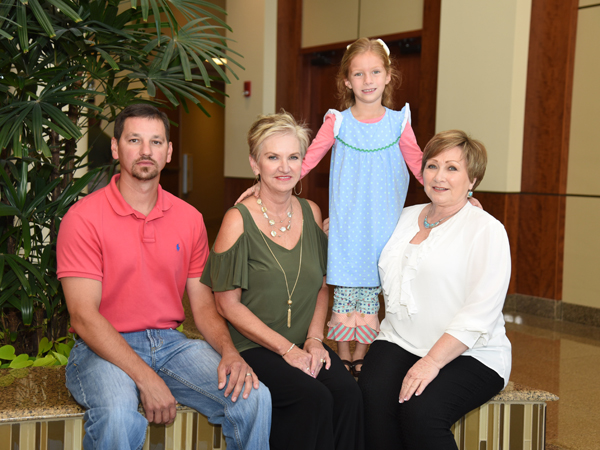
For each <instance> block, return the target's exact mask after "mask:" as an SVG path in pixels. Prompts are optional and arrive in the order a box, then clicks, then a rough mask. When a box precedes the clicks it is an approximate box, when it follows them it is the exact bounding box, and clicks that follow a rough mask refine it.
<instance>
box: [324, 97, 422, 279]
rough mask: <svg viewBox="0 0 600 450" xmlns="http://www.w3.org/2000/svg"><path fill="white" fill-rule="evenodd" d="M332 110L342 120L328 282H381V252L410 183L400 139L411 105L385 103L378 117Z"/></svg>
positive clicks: (332, 182)
mask: <svg viewBox="0 0 600 450" xmlns="http://www.w3.org/2000/svg"><path fill="white" fill-rule="evenodd" d="M331 113H334V114H336V126H335V130H336V131H337V129H338V123H339V122H341V126H339V133H338V134H337V136H336V140H335V144H334V147H333V152H332V155H331V169H330V178H329V217H330V224H329V227H330V228H329V248H328V267H327V283H328V284H331V285H336V286H345V287H377V286H379V285H380V282H379V274H378V271H377V262H378V260H379V255H380V254H381V251H382V250H383V247H384V246H385V244H386V243H387V241H388V239H389V238H390V236H391V235H392V232H393V231H394V228H395V226H396V223H397V222H398V219H399V217H400V213H401V212H402V208H403V207H404V201H405V199H406V191H407V189H408V181H409V177H408V170H407V168H406V163H405V162H404V158H403V157H402V154H401V152H400V149H399V148H398V141H399V138H400V136H401V134H402V132H403V130H404V127H405V125H406V123H407V121H408V120H410V108H409V106H408V104H407V105H406V106H405V107H404V108H403V109H402V110H401V111H392V110H391V109H388V108H386V112H385V116H384V117H383V118H382V119H381V120H380V121H379V122H377V123H362V122H359V121H358V120H356V119H355V118H354V117H353V116H352V113H351V112H350V109H347V110H345V111H342V112H341V113H340V112H338V111H333V110H330V111H329V112H328V114H331ZM340 115H341V116H340ZM340 119H341V120H340ZM334 133H335V131H334Z"/></svg>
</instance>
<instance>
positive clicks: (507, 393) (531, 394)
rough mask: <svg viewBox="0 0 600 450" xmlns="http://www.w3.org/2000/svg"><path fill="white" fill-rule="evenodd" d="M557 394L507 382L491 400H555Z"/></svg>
mask: <svg viewBox="0 0 600 450" xmlns="http://www.w3.org/2000/svg"><path fill="white" fill-rule="evenodd" d="M557 400H558V396H556V395H554V394H551V393H550V392H546V391H541V390H539V389H531V388H529V387H527V386H523V385H522V384H519V383H513V382H512V381H509V382H508V385H507V386H506V389H504V390H503V391H501V392H499V393H498V395H496V396H494V397H493V398H492V399H491V400H490V401H492V402H555V401H557Z"/></svg>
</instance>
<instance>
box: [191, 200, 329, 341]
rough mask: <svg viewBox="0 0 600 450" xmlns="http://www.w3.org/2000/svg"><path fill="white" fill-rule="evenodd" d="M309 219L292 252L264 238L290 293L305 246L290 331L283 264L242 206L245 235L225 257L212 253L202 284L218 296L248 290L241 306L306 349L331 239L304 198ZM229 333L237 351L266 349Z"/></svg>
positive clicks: (233, 333) (295, 292)
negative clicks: (320, 226)
mask: <svg viewBox="0 0 600 450" xmlns="http://www.w3.org/2000/svg"><path fill="white" fill-rule="evenodd" d="M298 200H299V202H300V205H301V207H302V215H303V217H304V224H303V231H302V233H303V238H302V241H301V240H300V239H298V243H297V244H296V246H295V247H294V248H292V249H291V250H288V249H286V248H285V247H282V246H280V245H278V244H277V243H275V242H273V241H272V240H271V239H269V238H268V237H267V236H266V235H264V237H265V239H266V240H267V243H268V244H269V246H270V247H271V250H272V251H273V253H274V254H275V256H276V257H277V259H278V260H279V263H280V264H281V266H282V267H283V269H284V270H285V273H286V276H287V279H288V284H289V288H290V292H291V290H292V288H293V286H294V282H295V281H296V277H297V276H298V265H299V262H300V261H299V260H300V242H302V248H303V251H302V264H301V269H300V277H299V279H298V285H297V286H296V290H295V291H294V295H293V296H292V301H293V304H292V321H291V322H292V326H291V328H288V327H287V313H288V307H287V300H288V295H287V290H286V286H285V279H284V276H283V273H282V271H281V269H280V268H279V265H278V264H277V262H276V261H275V258H273V255H272V254H271V252H270V251H269V249H268V248H267V245H266V244H265V241H264V240H263V238H262V236H261V234H262V231H260V229H259V228H258V227H257V226H256V223H255V222H254V219H253V218H252V215H251V214H250V211H248V209H247V208H246V207H245V206H244V205H242V204H239V205H237V206H234V208H236V209H237V210H238V211H239V212H240V213H241V215H242V218H243V221H244V232H243V233H242V235H241V236H240V237H239V238H238V240H237V241H236V242H235V244H233V246H232V247H231V248H230V249H229V250H227V251H225V252H223V253H215V251H214V247H213V249H212V250H211V252H210V256H209V257H208V261H207V263H206V267H205V268H204V273H203V275H202V279H201V281H202V283H204V284H206V285H207V286H210V287H211V288H212V290H213V291H215V292H224V291H229V290H233V289H237V288H241V289H242V298H241V302H242V304H244V305H245V306H246V307H248V309H250V311H252V312H253V313H254V314H255V315H256V316H257V317H258V318H259V319H260V320H262V321H263V322H264V323H265V324H266V325H267V326H268V327H269V328H271V329H272V330H274V331H276V332H278V333H279V334H281V335H282V336H284V337H285V338H287V339H288V340H289V341H290V342H293V343H295V344H301V343H303V342H304V341H305V340H306V334H307V332H308V327H309V325H310V322H311V320H312V317H313V314H314V311H315V305H316V303H317V295H318V293H319V290H320V289H321V286H322V284H323V276H324V275H325V274H326V272H327V236H326V235H325V233H324V232H323V230H321V229H320V228H319V226H318V225H317V224H316V222H315V219H314V216H313V214H312V210H311V208H310V205H309V204H308V202H307V201H306V200H304V199H302V198H298ZM228 325H229V332H230V333H231V338H232V340H233V343H234V345H235V347H236V348H237V350H238V351H239V352H243V351H244V350H248V349H251V348H255V347H260V345H259V344H257V343H256V342H253V341H251V340H250V339H248V338H246V337H245V336H244V335H242V334H241V333H240V332H238V331H237V330H236V329H235V328H234V327H233V326H232V325H231V324H228Z"/></svg>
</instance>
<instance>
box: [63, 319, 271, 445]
mask: <svg viewBox="0 0 600 450" xmlns="http://www.w3.org/2000/svg"><path fill="white" fill-rule="evenodd" d="M121 335H122V336H123V337H124V338H125V340H126V341H127V343H128V344H129V345H130V346H131V348H133V350H134V351H135V352H136V353H137V354H138V355H139V356H140V357H141V358H142V359H143V360H144V361H145V362H146V363H147V364H148V365H149V366H150V367H152V368H153V369H154V370H155V371H156V373H157V374H158V375H159V376H160V377H161V378H162V379H163V380H164V382H165V383H166V385H167V386H168V387H169V389H170V390H171V393H172V394H173V396H174V397H175V399H176V400H177V401H178V402H179V403H181V404H183V405H186V406H189V407H190V408H193V409H195V410H197V411H199V412H200V413H202V414H204V415H205V416H207V417H208V420H209V422H211V423H213V424H219V425H221V426H222V427H223V434H224V435H225V439H226V441H227V448H228V449H231V450H233V449H236V450H238V449H239V450H242V449H248V450H255V449H256V450H263V449H268V448H269V432H270V427H271V395H270V393H269V390H268V389H267V388H266V387H265V386H264V385H263V384H262V383H261V385H260V387H259V389H258V390H254V389H253V390H252V392H251V393H250V396H249V397H248V399H246V400H244V399H243V398H242V396H241V395H240V396H239V398H238V400H237V401H236V402H235V403H233V402H232V401H231V395H229V397H227V398H225V396H224V394H223V392H224V390H219V389H218V377H217V366H218V365H219V362H220V360H221V356H220V355H219V354H218V353H217V352H216V351H215V350H214V349H213V348H212V347H211V346H210V345H209V344H208V343H207V342H205V341H202V340H197V339H187V338H186V337H185V336H184V335H183V334H182V333H180V332H178V331H176V330H146V331H138V332H134V333H121ZM67 388H68V389H69V391H71V394H72V395H73V397H74V398H75V400H76V401H77V402H78V403H79V404H80V405H82V406H83V407H84V408H86V412H85V416H84V420H85V432H86V434H85V437H84V448H85V449H86V450H87V449H110V450H115V449H141V448H142V446H143V445H144V440H145V438H146V428H147V426H148V422H147V420H146V418H145V417H144V416H143V415H141V414H140V413H139V412H138V405H139V401H140V393H139V391H138V389H137V386H136V384H135V383H134V381H133V380H132V379H131V378H130V377H129V376H128V375H127V374H126V373H125V372H123V371H122V370H121V369H120V368H118V367H117V366H115V365H114V364H112V363H110V362H108V361H106V360H105V359H103V358H101V357H99V356H98V355H96V353H94V352H93V351H92V350H91V349H90V348H89V347H88V346H87V345H86V344H85V342H83V341H82V340H81V339H79V340H78V341H77V342H76V343H75V346H74V347H73V349H72V351H71V356H70V357H69V363H68V365H67Z"/></svg>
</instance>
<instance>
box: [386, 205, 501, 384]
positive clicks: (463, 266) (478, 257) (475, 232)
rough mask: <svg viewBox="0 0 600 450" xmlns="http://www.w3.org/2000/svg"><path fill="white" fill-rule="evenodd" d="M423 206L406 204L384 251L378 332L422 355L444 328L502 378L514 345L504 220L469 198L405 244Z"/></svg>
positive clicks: (470, 354) (415, 228) (441, 333)
mask: <svg viewBox="0 0 600 450" xmlns="http://www.w3.org/2000/svg"><path fill="white" fill-rule="evenodd" d="M425 206H427V205H416V206H412V207H409V208H404V210H403V211H402V215H401V216H400V220H399V221H398V225H397V226H396V229H395V230H394V233H393V234H392V237H391V238H390V240H389V241H388V243H387V244H386V246H385V248H384V249H383V252H382V253H381V257H380V259H379V276H380V278H381V285H382V288H383V294H384V298H385V308H386V311H385V319H384V320H383V321H382V322H381V332H380V334H379V336H378V338H377V339H378V340H384V341H389V342H393V343H395V344H397V345H399V346H400V347H402V348H404V349H405V350H407V351H409V352H411V353H413V354H414V355H417V356H421V357H422V356H425V355H426V354H427V352H429V350H430V349H431V347H433V345H434V344H435V343H436V342H437V340H438V339H439V338H440V337H441V336H442V335H443V334H444V333H448V334H450V335H451V336H453V337H455V338H456V339H458V340H459V341H461V342H462V343H464V344H465V345H466V346H467V347H468V349H467V350H466V351H465V352H464V353H463V354H464V355H469V356H472V357H474V358H475V359H477V360H479V361H481V362H482V363H483V364H485V365H486V366H488V367H490V368H491V369H493V370H494V371H496V372H497V373H498V374H499V375H500V376H501V377H502V378H504V382H505V385H506V383H508V378H509V375H510V369H511V345H510V341H509V340H508V338H507V337H506V332H505V329H504V318H503V316H502V307H503V305H504V300H505V298H506V292H507V291H508V284H509V281H510V270H511V264H510V247H509V243H508V237H507V235H506V231H505V229H504V226H503V225H502V224H501V223H500V222H499V221H498V220H496V219H495V218H493V217H492V216H491V215H489V214H488V213H486V212H485V211H483V210H481V209H479V208H476V207H474V206H472V205H471V204H470V203H469V202H467V204H466V205H465V206H464V207H463V208H462V209H461V210H460V211H459V212H458V213H457V214H456V215H455V216H454V217H452V218H451V219H450V220H448V221H447V222H445V223H442V224H441V225H439V226H438V227H436V228H433V229H432V230H431V233H430V234H429V237H428V238H427V239H425V240H424V241H423V242H422V243H420V244H419V245H413V244H409V241H410V240H411V239H412V238H413V237H414V236H415V234H417V232H418V231H419V225H418V222H417V221H418V218H419V214H420V213H421V211H422V210H423V208H424V207H425Z"/></svg>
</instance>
